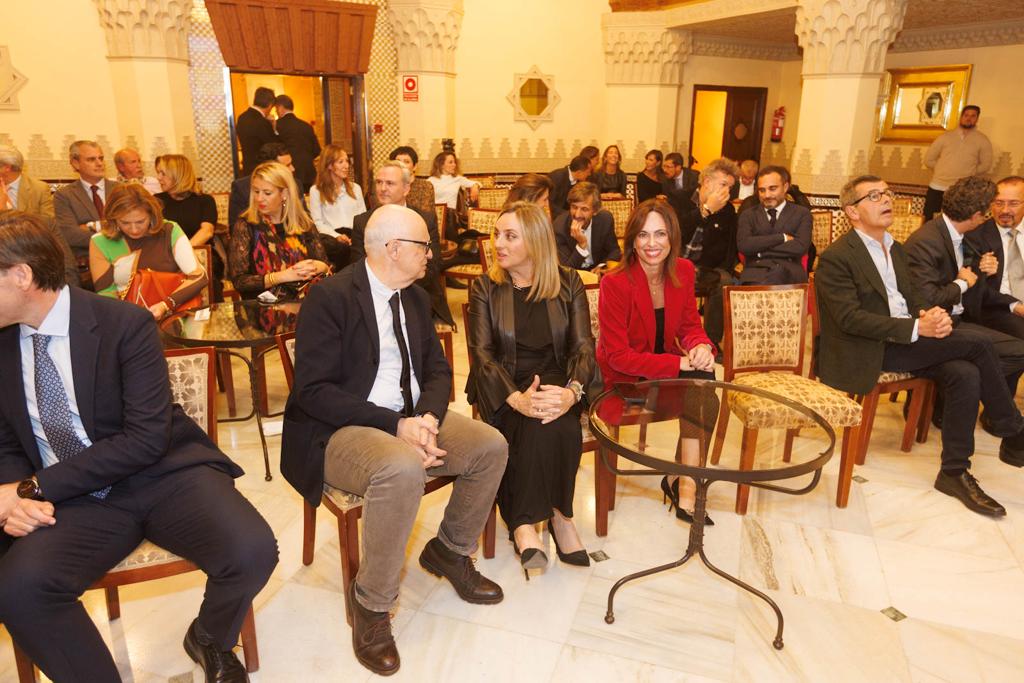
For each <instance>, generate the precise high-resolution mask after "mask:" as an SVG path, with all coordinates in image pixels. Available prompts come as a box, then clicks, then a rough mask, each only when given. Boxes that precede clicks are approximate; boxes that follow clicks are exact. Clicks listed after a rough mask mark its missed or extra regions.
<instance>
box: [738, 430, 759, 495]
mask: <svg viewBox="0 0 1024 683" xmlns="http://www.w3.org/2000/svg"><path fill="white" fill-rule="evenodd" d="M756 452H757V430H756V429H751V428H749V427H743V445H742V446H740V469H741V470H752V469H754V454H755V453H756ZM749 498H750V487H749V486H747V485H746V484H738V485H737V486H736V514H737V515H745V514H747V501H748V499H749Z"/></svg>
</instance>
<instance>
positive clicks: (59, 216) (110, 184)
mask: <svg viewBox="0 0 1024 683" xmlns="http://www.w3.org/2000/svg"><path fill="white" fill-rule="evenodd" d="M118 185H120V183H117V182H114V181H113V180H106V179H104V181H103V196H104V197H110V192H111V190H113V189H114V188H115V187H117V186H118ZM104 201H105V200H104ZM53 210H54V220H55V221H56V225H57V229H58V230H60V234H62V235H64V239H65V240H66V241H67V243H68V246H69V247H71V252H72V253H73V254H74V255H75V258H88V257H89V240H90V239H92V233H91V232H86V231H85V230H83V229H82V228H81V227H79V226H81V225H82V224H83V223H88V222H89V221H98V220H99V219H100V216H99V214H98V213H96V205H95V204H93V203H92V196H91V195H89V193H87V192H86V191H85V188H84V187H82V183H81V182H80V181H78V180H76V181H75V182H73V183H68V184H67V185H64V186H63V187H61V188H60V189H59V190H57V192H55V193H54V195H53Z"/></svg>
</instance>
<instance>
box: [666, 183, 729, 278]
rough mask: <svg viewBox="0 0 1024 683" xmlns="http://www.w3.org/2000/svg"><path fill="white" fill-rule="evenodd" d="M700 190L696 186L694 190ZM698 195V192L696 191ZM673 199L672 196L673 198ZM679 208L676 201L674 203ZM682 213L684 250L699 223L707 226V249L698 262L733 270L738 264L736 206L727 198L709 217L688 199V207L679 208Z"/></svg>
mask: <svg viewBox="0 0 1024 683" xmlns="http://www.w3.org/2000/svg"><path fill="white" fill-rule="evenodd" d="M694 193H696V190H694ZM694 196H695V197H696V194H694ZM669 200H670V203H671V198H669ZM673 208H675V205H673ZM680 210H681V211H682V213H681V214H679V232H680V236H681V238H682V239H681V241H680V246H681V247H682V249H683V251H684V252H685V250H686V245H688V244H689V243H690V240H691V239H692V238H693V235H694V233H695V232H696V231H697V226H698V225H702V226H703V227H704V231H703V233H702V234H703V237H702V238H701V241H702V244H703V249H701V253H700V258H698V259H697V261H696V262H695V265H697V266H700V267H701V268H720V269H722V270H732V269H733V266H735V265H736V209H734V208H733V206H732V204H730V203H728V202H726V204H725V206H723V207H722V208H721V209H719V210H718V211H716V212H715V213H713V214H711V215H710V216H708V217H707V218H704V216H702V215H701V213H700V209H698V208H697V205H696V204H695V203H694V201H690V200H687V203H686V204H685V206H684V208H682V209H679V208H677V209H676V211H677V213H678V212H679V211H680Z"/></svg>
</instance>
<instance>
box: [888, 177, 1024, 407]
mask: <svg viewBox="0 0 1024 683" xmlns="http://www.w3.org/2000/svg"><path fill="white" fill-rule="evenodd" d="M995 194H996V186H995V183H993V182H992V181H991V180H988V179H987V178H982V177H981V176H968V177H966V178H961V179H960V180H958V181H956V182H955V183H954V184H953V185H952V186H950V188H949V189H948V190H946V192H945V193H944V195H943V197H942V213H940V214H939V216H938V217H937V218H933V219H932V220H930V221H928V222H926V223H925V224H924V225H922V226H921V227H920V228H918V229H917V230H915V231H914V232H913V233H911V235H910V237H909V238H908V239H907V241H906V244H905V245H904V249H905V250H906V252H907V259H908V260H909V262H910V274H911V277H913V279H914V284H915V285H916V286H917V289H918V291H919V292H920V293H921V298H922V300H923V303H924V306H926V307H928V308H930V307H932V306H939V307H941V308H942V309H944V310H945V311H946V312H947V313H948V314H949V315H950V316H951V318H952V320H953V326H954V327H958V326H959V327H963V328H967V329H971V330H972V331H974V332H977V333H978V334H981V335H984V336H986V337H988V338H989V340H990V341H991V342H992V345H993V346H994V347H995V350H996V353H997V354H998V355H999V361H1000V364H1001V365H1002V368H1003V374H1004V375H1006V384H1007V386H1008V388H1009V390H1010V395H1011V396H1012V395H1015V394H1016V393H1017V382H1018V380H1019V379H1020V375H1021V372H1024V341H1021V340H1020V339H1018V338H1016V337H1013V336H1011V335H1008V334H1005V333H1003V332H1000V331H999V330H995V329H993V328H991V327H986V326H985V325H984V323H983V322H982V310H983V307H984V306H985V303H986V299H988V298H990V297H991V294H990V293H989V290H988V289H987V288H986V287H985V283H984V281H980V278H982V277H988V276H991V275H993V274H994V273H995V272H996V270H997V263H996V259H995V256H993V255H992V254H990V253H989V254H985V255H981V254H979V253H978V252H977V251H976V250H974V248H973V247H972V246H971V245H969V244H968V243H967V242H966V240H965V238H966V236H967V234H968V233H970V232H972V231H973V230H975V229H976V228H977V227H978V226H979V225H981V224H982V223H983V222H984V221H985V213H986V212H987V211H988V208H989V205H990V204H991V203H992V198H993V197H994V196H995ZM1004 310H1005V309H1004ZM982 424H983V425H987V416H985V415H984V414H983V415H982Z"/></svg>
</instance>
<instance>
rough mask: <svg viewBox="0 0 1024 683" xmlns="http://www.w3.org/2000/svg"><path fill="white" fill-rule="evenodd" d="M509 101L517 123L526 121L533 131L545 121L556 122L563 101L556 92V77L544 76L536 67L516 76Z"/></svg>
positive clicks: (508, 97)
mask: <svg viewBox="0 0 1024 683" xmlns="http://www.w3.org/2000/svg"><path fill="white" fill-rule="evenodd" d="M507 99H508V101H509V103H510V104H511V105H512V111H513V114H514V117H513V118H514V120H515V121H525V122H526V125H528V126H529V127H530V128H532V129H533V130H537V126H539V125H540V124H542V123H544V122H545V121H554V119H555V107H557V106H558V103H559V102H561V101H562V98H561V96H560V95H559V94H558V93H557V92H556V91H555V77H554V76H551V75H546V74H542V73H541V72H540V69H538V68H537V67H536V65H535V66H532V67H530V70H529V71H527V72H526V73H524V74H515V78H514V80H513V85H512V90H511V92H509V94H508V96H507Z"/></svg>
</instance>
